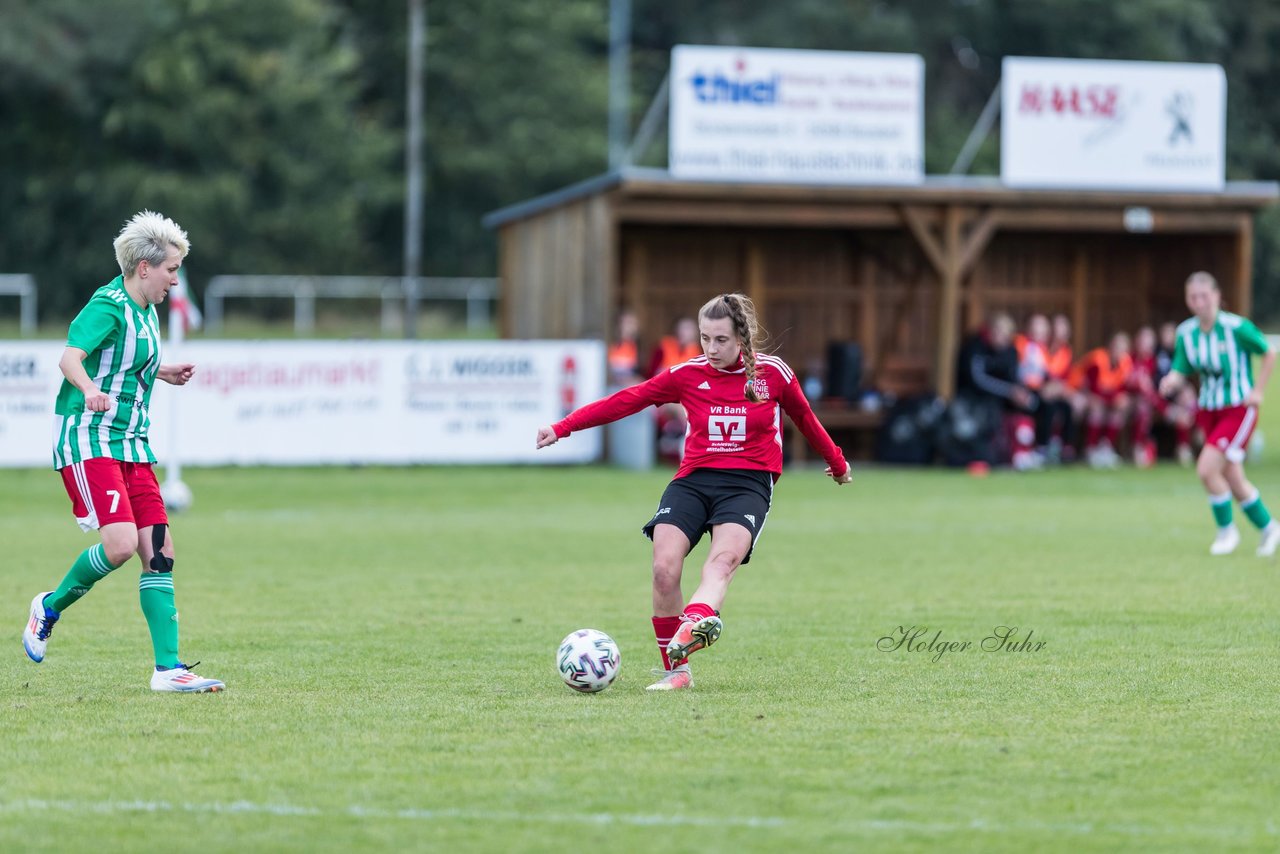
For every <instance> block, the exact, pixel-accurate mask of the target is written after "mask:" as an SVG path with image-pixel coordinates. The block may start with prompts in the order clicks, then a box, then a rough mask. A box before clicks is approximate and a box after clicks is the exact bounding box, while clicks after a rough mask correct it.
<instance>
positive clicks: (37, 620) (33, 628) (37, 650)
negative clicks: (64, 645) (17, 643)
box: [22, 593, 58, 664]
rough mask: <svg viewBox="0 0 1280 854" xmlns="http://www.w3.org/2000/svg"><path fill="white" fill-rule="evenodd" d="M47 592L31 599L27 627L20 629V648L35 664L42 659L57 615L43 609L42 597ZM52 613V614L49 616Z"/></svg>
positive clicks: (46, 594) (56, 620)
mask: <svg viewBox="0 0 1280 854" xmlns="http://www.w3.org/2000/svg"><path fill="white" fill-rule="evenodd" d="M48 595H49V594H48V593H40V594H37V596H36V598H34V599H32V600H31V612H30V613H29V614H28V615H27V627H26V628H25V629H23V630H22V648H23V649H25V650H26V651H27V658H29V659H31V660H32V661H34V662H35V663H36V664H39V663H40V662H42V661H44V651H45V648H46V647H47V646H48V645H49V633H50V632H52V631H53V624H54V623H56V622H58V616H57V615H56V614H53V612H52V611H46V610H45V609H44V597H46V596H48ZM51 614H53V615H52V616H50V615H51Z"/></svg>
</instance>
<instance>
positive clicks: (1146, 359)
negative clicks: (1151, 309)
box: [1129, 324, 1196, 468]
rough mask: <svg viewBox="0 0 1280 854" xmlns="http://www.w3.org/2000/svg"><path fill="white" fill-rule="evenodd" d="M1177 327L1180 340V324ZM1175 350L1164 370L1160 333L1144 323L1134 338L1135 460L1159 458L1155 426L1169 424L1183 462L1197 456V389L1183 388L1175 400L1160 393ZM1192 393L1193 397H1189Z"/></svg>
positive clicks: (1141, 462) (1144, 463)
mask: <svg viewBox="0 0 1280 854" xmlns="http://www.w3.org/2000/svg"><path fill="white" fill-rule="evenodd" d="M1168 326H1169V327H1170V328H1171V329H1173V330H1174V336H1175V343H1176V335H1177V331H1176V327H1174V326H1173V324H1168ZM1171 364H1172V352H1170V353H1169V355H1168V357H1167V358H1165V360H1164V364H1163V369H1162V366H1161V359H1160V348H1159V346H1158V342H1157V339H1156V332H1155V330H1154V329H1152V328H1151V327H1150V326H1144V327H1142V328H1141V329H1139V330H1138V332H1137V334H1136V335H1134V337H1133V375H1132V376H1131V377H1130V381H1129V387H1130V390H1131V391H1132V392H1133V455H1134V462H1135V463H1136V464H1137V465H1138V466H1141V467H1144V468H1145V467H1147V466H1150V465H1152V464H1154V463H1155V461H1156V441H1155V435H1154V433H1155V429H1156V428H1157V427H1167V428H1169V429H1171V430H1172V431H1173V435H1174V443H1175V444H1174V454H1175V456H1176V457H1177V459H1178V462H1179V463H1181V464H1182V465H1190V464H1191V462H1192V461H1193V460H1194V459H1195V454H1194V452H1193V451H1192V450H1191V430H1192V428H1193V427H1194V426H1195V418H1196V413H1195V397H1194V394H1195V393H1194V392H1193V391H1188V390H1187V389H1181V390H1179V392H1178V393H1177V395H1175V399H1174V400H1169V399H1167V398H1165V397H1164V396H1163V395H1161V394H1160V392H1159V388H1160V380H1161V379H1162V378H1163V377H1164V375H1165V374H1167V373H1168V372H1169V368H1170V366H1171ZM1187 394H1190V395H1191V396H1192V397H1191V400H1190V401H1188V400H1187V399H1186V395H1187Z"/></svg>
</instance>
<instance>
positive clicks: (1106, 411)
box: [1070, 332, 1133, 468]
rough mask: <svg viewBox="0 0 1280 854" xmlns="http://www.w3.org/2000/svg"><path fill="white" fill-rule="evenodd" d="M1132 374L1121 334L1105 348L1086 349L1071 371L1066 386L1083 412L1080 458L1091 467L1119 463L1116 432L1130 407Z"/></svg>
mask: <svg viewBox="0 0 1280 854" xmlns="http://www.w3.org/2000/svg"><path fill="white" fill-rule="evenodd" d="M1132 373H1133V357H1132V356H1131V355H1130V353H1129V335H1128V334H1127V333H1125V332H1117V333H1115V334H1114V335H1112V336H1111V342H1110V344H1108V345H1107V346H1106V347H1098V348H1097V349H1094V350H1090V351H1089V352H1088V353H1086V354H1085V355H1084V358H1082V359H1081V360H1080V361H1079V362H1077V363H1076V365H1075V367H1073V368H1072V369H1071V379H1070V384H1071V386H1072V387H1073V388H1074V389H1076V393H1077V395H1078V396H1079V399H1080V400H1081V401H1082V406H1083V409H1084V413H1085V440H1084V456H1085V460H1087V461H1088V463H1089V465H1091V466H1093V467H1094V468H1115V467H1116V465H1118V464H1119V462H1120V455H1119V453H1118V451H1117V446H1118V444H1119V438H1120V433H1121V431H1122V430H1123V429H1124V426H1125V424H1126V423H1127V422H1128V420H1129V415H1130V414H1131V412H1132V408H1133V396H1132V394H1131V393H1130V390H1129V378H1130V375H1131V374H1132Z"/></svg>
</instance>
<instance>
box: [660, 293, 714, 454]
mask: <svg viewBox="0 0 1280 854" xmlns="http://www.w3.org/2000/svg"><path fill="white" fill-rule="evenodd" d="M701 355H702V343H701V342H700V341H699V339H698V321H696V320H694V319H693V318H692V317H681V318H680V319H678V320H677V321H676V322H675V323H674V324H672V327H671V334H670V335H664V336H663V337H662V340H660V341H659V342H658V346H657V347H655V348H654V350H653V355H652V356H651V357H650V359H649V373H648V376H649V377H650V378H652V377H656V376H657V375H658V374H660V373H662V372H663V371H669V370H671V369H672V368H674V367H675V366H676V365H683V364H684V363H685V362H687V361H689V360H690V359H696V358H698V357H699V356H701ZM688 426H689V416H688V414H687V413H686V412H685V410H684V407H683V406H681V405H680V404H678V403H667V404H664V405H663V406H660V407H658V456H660V457H661V458H662V459H664V460H667V461H668V462H675V463H678V462H680V460H681V459H682V458H683V457H684V447H685V432H686V430H687V429H688Z"/></svg>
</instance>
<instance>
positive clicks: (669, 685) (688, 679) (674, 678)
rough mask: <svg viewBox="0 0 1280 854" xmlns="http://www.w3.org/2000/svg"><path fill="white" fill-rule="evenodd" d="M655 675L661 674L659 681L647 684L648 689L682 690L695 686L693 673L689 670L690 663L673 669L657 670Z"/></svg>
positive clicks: (654, 672)
mask: <svg viewBox="0 0 1280 854" xmlns="http://www.w3.org/2000/svg"><path fill="white" fill-rule="evenodd" d="M653 675H654V676H661V677H662V678H661V679H659V680H658V681H657V682H654V683H653V684H652V685H649V686H646V687H645V690H646V691H680V690H682V689H684V688H692V687H693V673H691V672H690V671H689V665H688V664H681V665H680V666H679V667H674V668H672V669H671V670H661V669H659V670H655V671H653Z"/></svg>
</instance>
